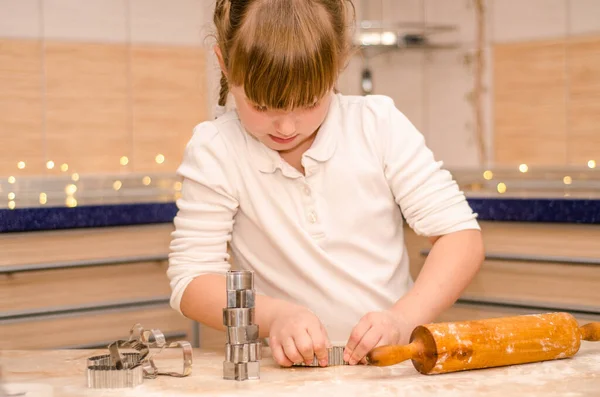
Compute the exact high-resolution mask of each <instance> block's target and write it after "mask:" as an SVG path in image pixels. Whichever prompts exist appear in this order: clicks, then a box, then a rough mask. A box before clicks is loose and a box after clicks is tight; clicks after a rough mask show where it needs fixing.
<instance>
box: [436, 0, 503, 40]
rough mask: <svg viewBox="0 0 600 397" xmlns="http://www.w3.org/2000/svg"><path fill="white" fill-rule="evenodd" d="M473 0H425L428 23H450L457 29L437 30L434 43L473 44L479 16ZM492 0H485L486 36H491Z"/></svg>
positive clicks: (449, 24)
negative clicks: (477, 16)
mask: <svg viewBox="0 0 600 397" xmlns="http://www.w3.org/2000/svg"><path fill="white" fill-rule="evenodd" d="M472 3H473V1H471V0H425V21H426V22H427V24H428V25H444V26H446V25H448V26H453V27H454V28H455V30H453V31H448V32H446V31H444V32H436V33H434V34H432V35H431V42H432V43H440V44H442V43H443V44H455V43H456V44H459V45H460V44H462V45H472V44H473V43H475V41H476V37H475V35H476V28H477V18H476V10H475V7H474V6H473V4H472ZM491 10H492V7H491V0H484V12H485V36H486V37H487V39H488V40H489V39H490V37H491V33H492V29H491Z"/></svg>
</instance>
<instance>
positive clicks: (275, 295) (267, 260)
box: [168, 0, 483, 366]
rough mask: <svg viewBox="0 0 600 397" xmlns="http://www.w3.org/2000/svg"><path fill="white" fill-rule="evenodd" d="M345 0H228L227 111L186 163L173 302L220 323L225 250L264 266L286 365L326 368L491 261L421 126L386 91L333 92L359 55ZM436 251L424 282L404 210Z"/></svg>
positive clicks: (435, 303) (420, 319)
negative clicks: (413, 273) (230, 106)
mask: <svg viewBox="0 0 600 397" xmlns="http://www.w3.org/2000/svg"><path fill="white" fill-rule="evenodd" d="M351 11H353V5H352V4H351V2H350V1H348V0H218V1H217V4H216V8H215V13H214V23H215V25H216V28H217V45H216V46H215V52H216V54H217V57H218V59H219V63H220V66H221V69H222V78H221V87H222V88H221V94H220V98H219V105H220V106H225V104H226V99H227V96H228V95H229V94H231V95H232V96H233V99H234V101H235V110H232V111H229V112H226V113H225V114H223V115H221V116H220V117H218V118H217V119H216V120H213V121H206V122H203V123H201V124H199V125H198V126H196V128H195V129H194V134H193V137H192V138H191V140H190V142H189V143H188V145H187V148H186V151H185V155H184V158H183V162H182V164H181V166H180V168H179V169H178V173H179V175H182V176H183V178H184V182H183V189H182V196H181V199H180V200H178V201H177V205H178V208H179V212H178V214H177V216H176V218H175V220H174V223H175V228H176V229H175V231H174V233H173V236H172V237H173V240H172V244H171V254H170V265H169V270H168V276H169V278H170V280H171V288H172V298H171V305H172V307H173V308H174V309H176V310H178V311H179V312H180V313H182V314H183V315H184V316H186V317H188V318H190V319H193V320H196V321H198V322H201V323H203V324H205V325H207V326H210V327H213V328H216V329H222V328H223V325H222V312H221V310H222V308H223V307H225V306H226V294H225V277H224V273H225V272H226V271H227V270H229V268H230V265H229V263H228V259H229V256H228V250H227V247H228V244H229V246H230V248H231V252H232V253H233V256H234V259H235V262H236V264H237V265H238V266H239V267H240V268H243V269H248V270H252V271H254V273H255V288H256V291H257V297H256V322H257V324H258V325H259V330H260V336H261V337H268V338H269V345H270V347H271V351H272V355H273V358H274V360H275V361H276V362H277V363H278V364H280V365H282V366H290V365H292V364H293V363H300V362H306V363H308V362H310V361H312V359H313V356H314V355H316V356H317V357H318V359H319V360H320V364H321V365H326V364H327V351H326V348H327V347H328V346H329V345H331V344H333V343H335V344H338V343H340V344H344V345H345V357H344V359H345V360H347V361H349V362H350V364H356V363H359V362H361V361H362V360H363V359H364V357H365V355H366V354H367V353H368V352H369V350H371V349H372V348H374V347H375V346H377V345H382V344H396V343H405V342H407V340H408V338H409V336H410V333H411V331H412V329H413V328H414V327H415V326H416V325H418V324H423V323H428V322H431V321H433V320H434V319H435V318H436V316H438V315H439V314H440V313H441V312H442V311H443V310H445V309H446V308H448V307H449V306H451V305H452V304H453V303H454V302H455V301H456V299H457V298H458V297H459V296H460V294H461V292H462V291H463V290H464V288H465V287H466V286H467V285H468V283H469V282H470V281H471V280H472V278H473V277H474V275H475V274H476V272H477V271H478V269H479V267H480V265H481V263H482V260H483V244H482V239H481V236H480V230H479V226H478V223H477V221H476V219H475V218H476V216H475V214H473V212H472V211H471V209H470V207H469V205H468V203H467V202H466V200H465V197H464V195H463V194H462V192H460V191H459V190H458V187H457V185H456V183H455V182H454V181H453V179H452V176H451V175H450V174H449V173H448V172H447V171H445V170H443V169H442V168H441V164H440V163H439V162H436V161H435V160H434V157H433V155H432V153H431V152H430V150H429V149H428V148H427V147H426V146H425V143H424V138H423V136H422V135H421V134H420V133H419V132H418V131H417V130H416V129H415V127H414V126H413V125H412V124H411V123H410V122H409V121H408V120H407V119H406V117H404V115H403V114H402V113H401V112H400V111H399V110H397V109H396V107H395V106H394V103H393V102H392V101H391V100H390V99H389V98H387V97H384V96H367V97H353V96H344V95H341V94H339V93H337V92H336V91H335V89H334V86H335V83H336V80H337V78H338V76H339V73H340V71H341V70H342V69H343V67H344V65H345V63H346V61H347V60H348V57H349V55H350V51H351V45H350V42H351V41H350V32H351V25H352V21H353V18H350V17H349V16H351V14H352V13H351ZM402 215H404V217H405V219H406V221H407V222H408V224H409V225H410V227H412V228H413V229H414V230H415V231H416V232H417V233H418V234H420V235H425V236H428V237H430V239H431V241H432V243H433V247H432V250H431V253H430V255H429V256H428V257H427V260H426V263H425V265H424V267H423V269H422V271H421V273H420V275H419V277H418V278H417V280H416V281H415V282H414V284H413V280H412V279H411V277H410V274H409V264H408V256H407V252H406V247H405V244H404V240H403V226H402V225H403V218H402Z"/></svg>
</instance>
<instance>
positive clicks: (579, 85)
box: [567, 35, 600, 167]
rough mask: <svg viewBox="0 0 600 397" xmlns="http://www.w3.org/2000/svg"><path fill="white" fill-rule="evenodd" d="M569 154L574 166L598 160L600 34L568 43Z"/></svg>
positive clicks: (599, 147) (599, 148) (599, 132)
mask: <svg viewBox="0 0 600 397" xmlns="http://www.w3.org/2000/svg"><path fill="white" fill-rule="evenodd" d="M567 54H568V57H569V61H568V65H569V101H568V103H567V106H568V117H569V119H568V120H569V125H568V133H569V141H568V150H569V152H568V156H569V163H570V164H573V165H578V166H583V167H585V166H586V165H587V162H588V161H589V160H595V161H596V162H598V163H600V35H598V36H596V37H590V38H581V39H573V40H571V41H570V42H569V44H568V53H567Z"/></svg>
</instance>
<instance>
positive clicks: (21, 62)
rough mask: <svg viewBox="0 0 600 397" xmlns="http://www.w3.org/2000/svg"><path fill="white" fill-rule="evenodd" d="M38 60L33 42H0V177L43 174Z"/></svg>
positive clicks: (37, 51)
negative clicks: (23, 166) (18, 165)
mask: <svg viewBox="0 0 600 397" xmlns="http://www.w3.org/2000/svg"><path fill="white" fill-rule="evenodd" d="M41 59H42V53H41V44H40V42H39V41H37V40H36V41H31V40H13V39H0V151H1V152H2V155H0V176H9V175H13V176H15V177H18V176H19V175H31V174H39V173H43V170H44V169H43V140H42V138H43V137H42V95H41V94H42V91H41V86H42V70H41V65H42V62H41ZM19 161H24V162H25V168H24V169H22V170H21V169H18V168H17V163H18V162H19ZM0 206H3V204H2V197H0Z"/></svg>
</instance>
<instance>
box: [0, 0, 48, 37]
mask: <svg viewBox="0 0 600 397" xmlns="http://www.w3.org/2000/svg"><path fill="white" fill-rule="evenodd" d="M0 15H1V17H0V37H20V38H38V37H40V36H41V24H40V0H1V1H0Z"/></svg>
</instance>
